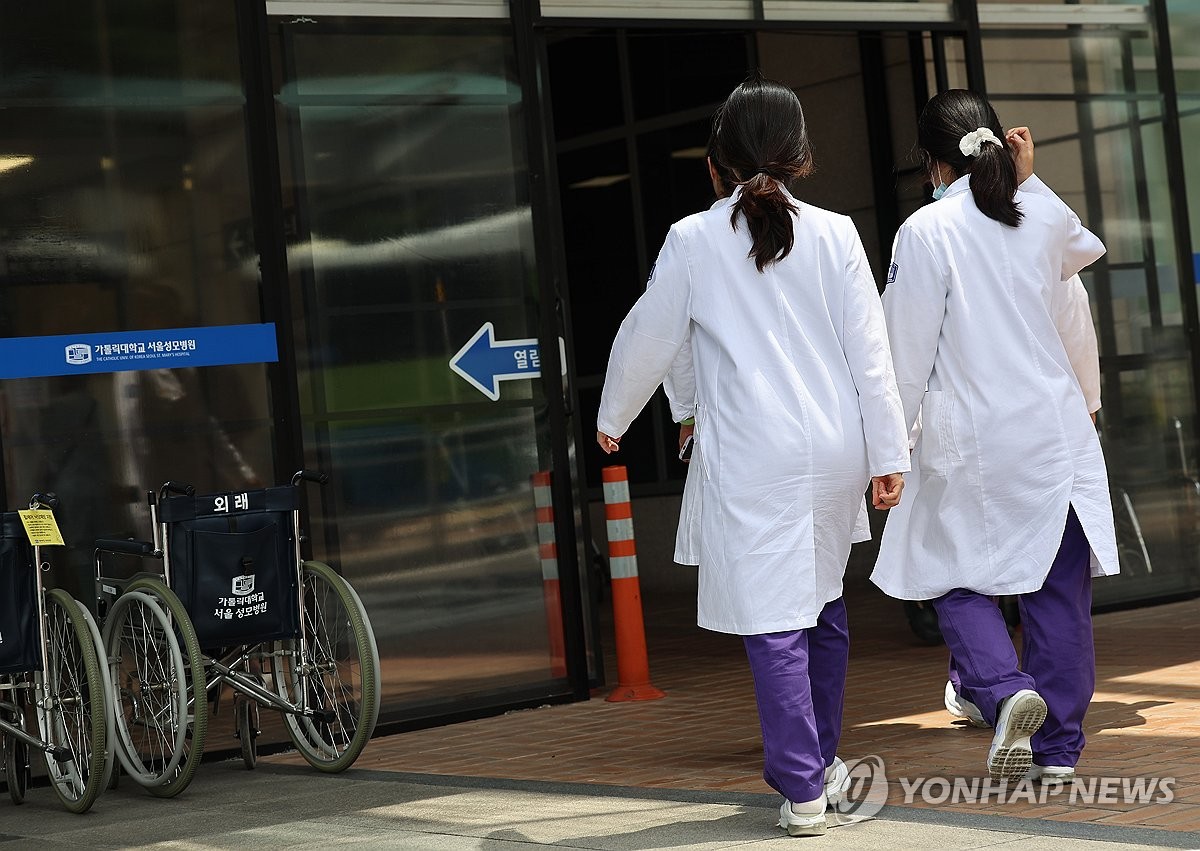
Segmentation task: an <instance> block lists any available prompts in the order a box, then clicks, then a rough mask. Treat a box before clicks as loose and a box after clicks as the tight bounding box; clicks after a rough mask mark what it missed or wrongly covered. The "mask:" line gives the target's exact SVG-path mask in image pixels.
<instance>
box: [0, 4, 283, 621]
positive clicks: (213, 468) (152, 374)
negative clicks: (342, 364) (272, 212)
mask: <svg viewBox="0 0 1200 851" xmlns="http://www.w3.org/2000/svg"><path fill="white" fill-rule="evenodd" d="M233 10H234V7H233V4H232V3H226V4H220V3H218V4H205V6H204V10H203V12H201V11H200V10H199V9H198V7H197V6H196V4H188V3H180V2H148V0H139V1H135V2H127V3H111V2H109V3H95V4H72V6H71V13H70V14H63V6H62V4H36V3H35V4H3V5H2V6H0V56H2V57H3V62H0V111H2V114H3V115H4V121H3V122H0V194H2V195H3V197H4V204H3V205H0V271H2V273H3V279H2V286H3V293H4V301H3V304H4V310H3V312H2V314H0V334H3V335H4V336H8V337H24V336H35V335H51V334H81V333H97V332H106V331H132V330H144V329H158V328H176V327H191V326H210V325H226V324H240V323H249V322H258V321H260V319H261V315H260V312H259V304H260V292H259V285H258V281H257V277H256V275H254V274H253V273H251V274H247V273H246V272H245V271H244V269H246V268H250V269H254V267H255V265H256V264H255V260H256V254H255V246H254V240H253V229H252V227H251V219H250V216H251V213H250V199H249V190H248V185H249V180H248V175H247V169H246V162H247V158H246V127H245V119H244V98H243V96H242V85H241V77H240V65H239V62H238V58H237V36H236V27H235V24H234V15H233ZM269 405H270V400H269V398H268V394H267V385H266V370H265V368H264V367H262V366H234V367H208V368H203V369H158V370H144V371H133V372H118V373H107V374H106V373H100V374H93V375H84V376H68V377H53V378H31V379H19V380H12V381H5V382H3V387H0V439H2V441H3V473H4V479H5V487H6V494H5V497H6V500H7V504H8V506H10V507H12V506H14V505H23V504H24V503H26V502H27V500H28V498H29V496H30V494H31V493H32V492H33V491H35V490H40V491H56V492H57V493H58V494H59V495H60V497H61V506H60V509H59V512H58V520H59V525H60V526H61V527H62V530H63V533H64V536H65V538H66V540H67V542H68V544H69V547H68V550H67V552H66V553H65V554H64V555H58V554H56V558H55V559H54V562H55V565H56V567H60V566H61V567H64V568H67V569H64V570H60V571H59V572H58V573H57V575H56V579H57V581H60V582H63V583H64V584H65V585H67V586H68V588H69V590H71V591H72V592H73V593H75V595H76V596H77V597H79V598H80V599H83V600H91V599H93V597H94V593H93V589H92V588H91V587H90V586H91V578H90V577H91V555H92V550H93V542H94V540H95V538H96V537H98V536H102V535H105V536H117V537H120V536H125V535H129V534H136V535H137V536H139V537H147V536H148V535H149V532H150V528H149V517H148V514H147V512H146V510H145V499H144V492H145V490H146V489H148V488H155V487H157V485H158V484H160V483H161V482H163V481H164V480H166V479H182V480H185V481H191V482H192V483H194V484H195V485H196V486H197V487H198V488H201V489H204V490H216V489H233V488H236V487H245V486H248V485H252V484H256V483H258V482H259V481H262V480H264V479H269V478H270V477H271V474H272V433H271V424H270V410H269Z"/></svg>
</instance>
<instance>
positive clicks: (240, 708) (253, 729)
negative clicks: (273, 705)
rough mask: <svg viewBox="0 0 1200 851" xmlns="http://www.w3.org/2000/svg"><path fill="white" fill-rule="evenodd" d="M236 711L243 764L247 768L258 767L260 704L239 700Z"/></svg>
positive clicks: (249, 700)
mask: <svg viewBox="0 0 1200 851" xmlns="http://www.w3.org/2000/svg"><path fill="white" fill-rule="evenodd" d="M236 707H237V708H236V709H234V713H233V714H234V717H235V718H236V719H237V736H238V739H239V740H240V741H241V744H242V762H244V763H245V764H246V768H249V769H253V768H254V767H255V766H256V765H258V733H259V730H258V704H257V703H255V702H254V701H253V700H252V699H250V698H248V697H246V698H242V699H240V700H238V702H237V704H236Z"/></svg>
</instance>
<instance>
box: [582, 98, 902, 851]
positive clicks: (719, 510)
mask: <svg viewBox="0 0 1200 851" xmlns="http://www.w3.org/2000/svg"><path fill="white" fill-rule="evenodd" d="M717 154H718V157H719V159H720V161H721V162H722V163H724V164H725V165H726V166H727V167H728V168H729V169H730V170H731V171H732V172H733V174H734V176H735V177H736V179H737V182H738V184H739V185H738V187H737V189H736V191H735V192H734V194H733V196H732V197H731V198H729V199H728V200H727V202H726V203H724V204H720V205H718V206H716V207H715V208H714V209H711V210H708V211H706V212H703V213H698V214H696V215H693V216H689V217H687V218H685V219H683V220H681V221H679V222H676V223H675V224H674V225H673V226H672V227H671V230H670V232H669V233H668V235H667V239H666V243H665V244H664V245H663V248H662V250H661V252H660V253H659V256H658V261H657V263H656V264H655V267H654V270H653V271H652V272H651V276H650V283H649V285H648V288H647V290H646V293H645V294H644V295H643V296H642V297H641V298H640V299H639V300H638V302H637V304H636V305H634V307H633V309H632V310H631V311H630V313H629V315H628V316H627V317H626V319H625V321H624V322H623V323H622V325H621V329H620V331H619V332H618V334H617V338H616V340H615V341H614V342H613V349H612V354H611V356H610V358H609V364H608V373H607V376H606V378H605V383H604V391H603V395H602V397H601V403H600V412H599V416H598V419H597V435H596V437H597V441H598V442H599V443H600V445H601V447H602V448H603V449H604V451H606V452H612V451H614V450H616V449H617V447H618V441H619V440H620V437H621V435H623V434H624V433H625V431H626V430H627V429H628V427H629V424H630V423H631V422H632V420H633V418H634V417H635V416H637V414H638V413H639V412H640V411H641V409H642V407H643V406H644V405H645V404H646V402H647V401H648V400H649V399H650V397H651V395H652V394H653V392H654V390H655V389H656V388H657V387H658V385H659V384H660V383H661V382H662V381H663V378H664V377H665V376H666V375H667V373H668V371H669V370H670V368H671V366H672V362H673V361H674V360H675V358H676V356H677V354H678V352H679V350H680V348H681V347H682V346H683V345H684V342H685V341H687V340H689V339H690V342H691V346H692V364H693V366H694V371H695V398H696V430H695V440H696V444H697V449H696V456H695V460H694V461H693V464H692V474H693V475H696V474H699V476H700V480H699V481H700V485H701V489H702V491H703V493H702V499H703V506H704V511H703V524H702V528H701V530H700V536H699V553H698V560H699V563H700V572H699V598H698V622H699V624H700V626H702V627H704V628H707V629H712V630H716V631H719V632H727V633H733V634H737V635H741V636H743V641H744V643H745V646H746V650H747V655H748V656H749V658H750V664H751V669H752V671H753V673H754V680H755V692H756V695H757V697H758V706H759V716H760V721H761V724H762V729H763V745H764V752H765V768H764V777H765V778H766V780H767V782H768V783H769V784H771V785H772V786H773V787H774V788H775V789H777V790H778V791H779V792H780V793H781V794H782V795H783V796H784V797H785V798H786V799H787V800H785V801H784V802H783V805H782V806H781V808H780V826H781V827H784V828H785V829H787V830H788V831H789V833H792V834H794V835H802V834H815V833H823V832H824V830H825V815H824V811H825V807H826V796H825V792H824V781H825V770H826V768H828V767H830V766H832V765H833V763H834V757H835V756H836V750H837V743H838V737H839V736H840V733H841V711H842V695H843V690H844V684H845V675H846V658H847V651H848V638H847V631H846V617H845V606H844V604H843V603H842V599H841V595H842V575H843V573H844V572H845V567H846V558H847V556H848V554H849V551H850V540H851V535H852V532H853V529H854V524H855V519H856V517H857V516H858V509H859V505H860V504H861V501H862V494H863V491H864V490H865V489H866V487H867V483H868V480H869V479H870V480H872V481H873V496H874V501H875V504H876V506H877V507H880V508H887V507H890V506H892V505H895V504H896V503H897V502H898V501H899V498H900V489H901V488H902V486H903V478H902V476H901V475H900V474H901V473H902V472H903V471H906V470H907V469H908V464H909V460H908V440H907V432H906V430H905V428H904V424H903V416H902V412H901V408H900V400H899V397H898V395H897V393H896V387H895V379H894V376H893V373H892V367H891V362H890V358H889V354H888V343H887V333H886V330H885V328H884V323H883V313H882V308H881V305H880V302H879V297H878V295H877V292H876V289H875V284H874V281H873V279H872V277H871V273H870V269H869V267H868V264H867V259H866V256H865V254H864V252H863V249H862V244H861V242H860V241H859V238H858V234H857V232H856V231H855V229H854V226H853V224H852V223H851V221H850V220H849V219H848V218H846V217H845V216H839V215H835V214H833V213H829V212H826V211H824V210H821V209H818V208H816V207H812V206H809V205H807V204H803V203H801V202H799V201H797V200H796V199H795V198H794V197H793V196H792V195H791V194H790V193H789V192H788V191H787V189H786V188H785V183H787V182H789V181H791V180H793V179H795V178H798V177H802V176H803V175H805V174H807V173H808V172H809V171H810V169H811V167H812V155H811V149H810V147H809V143H808V137H807V133H806V130H805V124H804V116H803V112H802V110H801V108H800V103H799V101H798V100H797V99H796V96H795V94H794V93H793V92H792V91H791V90H790V89H788V88H787V87H785V86H782V85H780V84H778V83H773V82H770V81H764V80H752V81H749V82H747V83H744V84H742V85H741V86H739V87H738V88H737V89H735V90H734V92H733V93H732V94H731V95H730V96H729V98H728V100H727V101H726V102H725V104H724V106H723V107H722V109H721V113H720V116H719V122H718V126H717Z"/></svg>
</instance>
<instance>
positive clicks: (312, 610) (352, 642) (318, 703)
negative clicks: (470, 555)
mask: <svg viewBox="0 0 1200 851" xmlns="http://www.w3.org/2000/svg"><path fill="white" fill-rule="evenodd" d="M303 581H304V588H303V592H302V600H303V607H302V611H301V613H300V616H301V618H302V619H303V622H304V633H303V634H304V635H305V636H306V642H307V643H306V645H305V650H306V653H307V660H308V665H307V667H304V668H302V667H301V666H300V659H301V656H300V651H301V646H300V644H301V640H300V639H294V640H288V641H284V642H281V649H282V650H283V651H284V654H285V655H283V656H280V657H277V658H279V659H280V661H281V664H279V665H276V666H275V672H274V673H275V687H276V689H277V690H278V692H279V694H280V695H281V696H282V697H283V698H284V699H286V700H288V701H290V702H292V703H296V704H299V703H300V702H301V698H302V697H304V698H306V705H307V706H308V707H309V708H312V709H316V710H319V711H321V712H322V714H323V717H302V716H296V715H290V714H285V715H284V719H285V721H286V723H287V729H288V734H289V735H290V736H291V738H292V742H293V743H294V744H295V745H296V748H297V749H298V750H299V751H300V753H301V755H303V757H304V758H305V759H306V760H307V761H308V763H309V764H310V765H312V766H313V767H314V768H316V769H318V770H320V771H325V772H329V773H336V772H339V771H345V770H346V769H347V768H348V767H350V765H352V764H353V763H354V760H356V759H358V756H359V754H361V753H362V750H363V748H364V747H365V746H366V744H367V741H368V740H369V739H370V738H371V733H372V732H373V731H374V729H375V722H376V720H377V719H378V718H379V650H378V649H377V647H376V645H375V634H374V633H373V632H372V631H371V622H370V621H369V620H368V618H367V612H366V610H365V609H364V608H363V604H362V601H361V600H359V598H358V594H356V593H355V592H354V589H353V588H351V587H350V585H349V583H347V582H346V580H345V579H343V578H342V577H341V576H339V575H338V574H337V573H336V572H334V570H333V569H332V568H330V567H329V566H328V565H325V564H322V563H320V562H317V561H306V562H305V563H304V575H303Z"/></svg>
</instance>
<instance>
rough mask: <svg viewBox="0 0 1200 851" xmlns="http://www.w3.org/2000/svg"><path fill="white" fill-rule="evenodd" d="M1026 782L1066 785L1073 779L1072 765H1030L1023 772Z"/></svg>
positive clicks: (1073, 767)
mask: <svg viewBox="0 0 1200 851" xmlns="http://www.w3.org/2000/svg"><path fill="white" fill-rule="evenodd" d="M1025 779H1026V780H1041V781H1042V782H1043V783H1067V782H1069V781H1071V780H1074V779H1075V766H1073V765H1036V764H1035V765H1031V766H1029V771H1027V772H1025Z"/></svg>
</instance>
